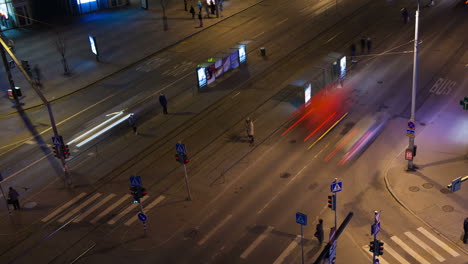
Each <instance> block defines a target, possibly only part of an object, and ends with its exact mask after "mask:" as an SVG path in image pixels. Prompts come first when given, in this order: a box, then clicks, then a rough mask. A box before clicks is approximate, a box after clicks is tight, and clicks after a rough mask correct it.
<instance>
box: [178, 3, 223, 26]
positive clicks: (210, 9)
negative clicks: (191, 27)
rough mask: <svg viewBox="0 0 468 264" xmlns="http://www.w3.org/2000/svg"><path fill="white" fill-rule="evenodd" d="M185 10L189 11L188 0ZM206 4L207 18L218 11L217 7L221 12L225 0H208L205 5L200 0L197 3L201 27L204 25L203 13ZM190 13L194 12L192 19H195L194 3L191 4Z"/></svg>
mask: <svg viewBox="0 0 468 264" xmlns="http://www.w3.org/2000/svg"><path fill="white" fill-rule="evenodd" d="M184 5H185V11H187V0H184ZM203 6H205V11H206V16H205V18H211V17H210V14H211V15H214V14H215V13H216V9H218V10H219V11H220V12H222V11H223V0H217V1H215V0H207V1H206V4H205V5H203V4H202V2H201V1H200V0H199V1H198V3H197V7H198V20H199V21H200V27H203V15H202V8H203ZM189 12H190V14H192V19H195V8H194V7H193V5H191V6H190V11H189Z"/></svg>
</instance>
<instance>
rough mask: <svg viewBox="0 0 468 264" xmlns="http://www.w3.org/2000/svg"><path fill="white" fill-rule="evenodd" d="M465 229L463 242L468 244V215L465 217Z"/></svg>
mask: <svg viewBox="0 0 468 264" xmlns="http://www.w3.org/2000/svg"><path fill="white" fill-rule="evenodd" d="M463 230H464V231H465V234H464V235H463V243H464V244H468V217H467V218H465V222H463Z"/></svg>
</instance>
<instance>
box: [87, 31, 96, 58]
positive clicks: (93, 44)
mask: <svg viewBox="0 0 468 264" xmlns="http://www.w3.org/2000/svg"><path fill="white" fill-rule="evenodd" d="M88 39H89V45H90V46H91V51H92V52H93V53H94V54H95V55H96V56H98V50H97V47H96V39H95V38H94V37H93V36H91V35H89V36H88Z"/></svg>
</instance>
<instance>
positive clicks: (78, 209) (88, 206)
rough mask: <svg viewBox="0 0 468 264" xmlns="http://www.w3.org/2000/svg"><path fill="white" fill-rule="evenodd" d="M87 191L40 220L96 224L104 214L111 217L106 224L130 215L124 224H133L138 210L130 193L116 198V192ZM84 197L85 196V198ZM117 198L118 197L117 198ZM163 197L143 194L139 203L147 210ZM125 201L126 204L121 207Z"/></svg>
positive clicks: (116, 221)
mask: <svg viewBox="0 0 468 264" xmlns="http://www.w3.org/2000/svg"><path fill="white" fill-rule="evenodd" d="M86 195H87V193H85V192H82V193H80V194H78V195H77V196H75V197H73V198H72V199H71V200H70V201H68V202H66V203H65V204H63V205H62V206H60V207H58V208H57V209H55V210H54V211H52V212H51V213H49V214H48V215H47V216H45V217H44V218H42V219H41V221H42V222H48V221H51V220H52V221H56V222H58V223H65V222H67V221H68V222H72V223H80V222H85V221H87V222H88V223H90V224H96V223H98V222H99V221H100V220H102V219H103V218H105V217H106V216H109V217H112V218H110V219H109V220H107V222H106V223H107V224H108V225H114V224H116V223H118V222H119V221H120V220H121V219H122V218H124V217H125V216H126V215H131V217H130V218H129V219H127V220H126V222H125V223H124V224H125V225H126V226H130V225H131V224H133V223H134V222H135V221H136V220H137V219H138V218H137V214H136V212H139V204H137V203H133V200H132V199H131V195H129V194H125V195H124V196H122V197H120V198H118V197H117V195H116V194H114V193H110V194H107V195H103V194H102V193H94V194H93V195H91V196H90V197H86ZM85 197H86V198H85ZM117 198H118V199H117ZM164 199H165V197H164V196H162V195H161V196H158V197H156V199H152V198H151V197H150V196H148V195H147V196H144V197H143V198H142V199H141V204H142V206H143V210H144V211H149V210H151V209H152V208H153V207H155V206H156V205H158V204H159V203H161V202H162V201H163V200H164ZM124 202H127V204H129V205H127V206H125V207H124V208H121V207H122V206H123V204H124Z"/></svg>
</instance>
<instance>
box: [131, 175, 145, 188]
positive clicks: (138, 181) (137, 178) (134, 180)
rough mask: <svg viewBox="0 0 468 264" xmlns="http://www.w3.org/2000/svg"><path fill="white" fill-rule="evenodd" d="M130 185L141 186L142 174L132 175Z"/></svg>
mask: <svg viewBox="0 0 468 264" xmlns="http://www.w3.org/2000/svg"><path fill="white" fill-rule="evenodd" d="M130 185H131V186H133V187H141V186H142V185H141V177H140V176H130Z"/></svg>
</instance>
